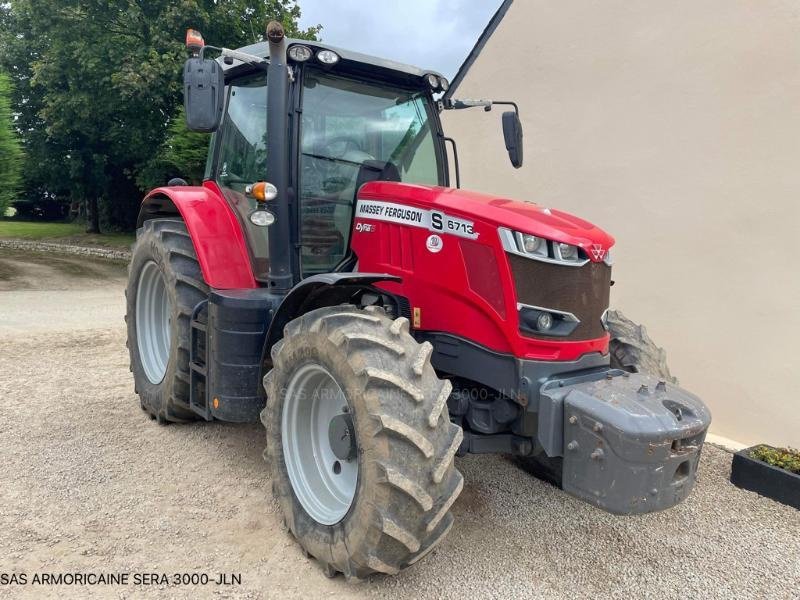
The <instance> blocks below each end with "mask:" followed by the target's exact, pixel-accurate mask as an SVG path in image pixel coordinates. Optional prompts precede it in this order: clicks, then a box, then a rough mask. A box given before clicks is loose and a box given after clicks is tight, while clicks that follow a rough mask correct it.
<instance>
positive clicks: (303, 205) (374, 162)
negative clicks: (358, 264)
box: [185, 39, 521, 284]
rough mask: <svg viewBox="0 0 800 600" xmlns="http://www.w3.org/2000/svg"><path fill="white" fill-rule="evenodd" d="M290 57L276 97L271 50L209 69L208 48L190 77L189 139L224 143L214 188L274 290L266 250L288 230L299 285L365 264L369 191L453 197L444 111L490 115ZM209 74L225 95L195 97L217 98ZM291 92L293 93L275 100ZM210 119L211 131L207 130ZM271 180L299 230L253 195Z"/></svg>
mask: <svg viewBox="0 0 800 600" xmlns="http://www.w3.org/2000/svg"><path fill="white" fill-rule="evenodd" d="M193 43H198V42H193ZM284 46H285V62H286V68H287V70H288V74H289V76H288V78H281V80H280V81H278V78H273V84H272V85H270V83H269V82H268V77H267V72H268V70H269V63H270V45H269V43H267V42H262V43H258V44H254V45H251V46H247V47H244V48H241V49H239V50H227V49H220V50H221V56H220V57H219V58H217V59H216V60H215V61H213V63H215V64H213V63H212V61H211V60H209V59H205V58H201V57H200V54H201V53H204V50H203V46H198V47H197V55H198V56H197V57H196V58H195V60H194V61H192V60H191V59H190V61H189V62H188V63H187V72H186V73H185V79H186V92H187V93H186V96H185V97H186V113H187V118H188V123H189V126H190V128H192V129H195V130H200V131H214V132H215V135H214V138H213V141H212V143H211V145H210V150H209V157H208V162H207V167H206V173H205V178H206V180H210V181H214V182H215V183H216V184H217V185H218V186H219V188H220V190H221V192H222V194H223V195H224V196H225V198H226V200H227V201H228V202H229V203H230V204H231V206H233V207H234V208H235V210H236V213H237V215H238V217H239V219H240V221H241V224H242V226H243V229H244V230H245V232H246V235H247V238H248V247H249V248H250V252H251V260H252V263H253V271H254V274H255V277H256V279H257V280H258V281H260V282H262V283H265V284H267V283H268V281H269V271H270V263H271V261H270V244H269V241H268V240H269V238H270V237H271V236H275V231H276V230H277V229H281V228H284V227H285V226H287V225H288V226H289V231H288V236H289V239H290V240H291V242H292V245H293V246H295V247H297V248H299V255H298V256H297V257H293V262H294V265H293V267H294V268H293V273H294V283H296V282H297V280H299V279H303V278H305V277H308V276H310V275H314V274H319V273H328V272H331V271H337V270H348V269H349V268H351V267H352V266H353V264H354V262H355V260H354V257H353V256H352V255H351V253H350V252H349V250H348V248H349V247H350V232H351V230H352V227H353V216H354V208H355V205H356V199H357V198H356V196H357V192H358V190H359V188H360V187H361V186H362V185H363V184H365V183H367V182H369V181H375V180H382V181H395V182H403V183H411V184H421V185H429V186H443V187H447V186H449V185H450V180H451V177H450V170H449V165H448V156H447V150H446V147H445V140H446V139H447V138H445V136H444V133H443V131H442V126H441V122H440V120H439V112H440V111H441V110H443V109H444V108H446V107H447V108H467V107H470V106H478V105H480V106H484V107H486V108H487V109H488V108H491V103H489V102H488V101H481V102H473V103H469V101H467V103H464V102H456V103H453V102H449V103H447V104H446V103H445V102H444V101H442V100H439V99H437V96H438V95H441V94H442V93H444V92H446V91H447V89H448V86H449V83H448V81H447V79H446V78H444V77H443V76H442V75H441V74H439V73H436V72H434V71H430V70H422V69H419V68H417V67H413V66H410V65H404V64H401V63H397V62H394V61H389V60H384V59H380V58H377V57H373V56H367V55H364V54H359V53H356V52H350V51H347V50H343V49H340V48H334V47H331V46H328V45H323V44H320V43H318V42H310V41H306V40H292V39H287V40H284V41H283V44H281V45H276V48H275V49H277V52H274V51H273V54H276V55H278V56H280V58H279V60H281V61H283V50H284ZM206 48H208V47H206ZM200 71H205V72H206V73H213V74H214V81H213V85H215V86H216V89H218V91H219V94H215V95H213V96H211V95H206V94H199V93H195V94H193V93H192V91H193V88H196V87H198V85H202V86H208V81H202V82H198V79H197V77H196V75H197V73H198V72H200ZM275 82H277V84H276V83H275ZM284 84H285V89H273V88H284ZM206 89H207V87H206ZM195 91H196V90H195ZM271 99H272V101H271ZM283 101H285V102H286V103H287V106H286V108H287V109H288V110H287V112H286V114H288V120H285V119H284V120H283V122H282V123H281V124H280V125H279V127H281V128H282V129H285V133H286V141H285V145H284V143H283V141H282V140H278V143H273V144H272V145H273V146H274V150H273V154H274V155H275V156H274V158H275V160H273V165H272V168H270V165H269V161H268V155H269V154H270V146H271V143H270V142H271V140H273V138H274V137H276V136H274V134H268V129H269V125H268V122H269V121H270V118H269V115H270V113H271V112H272V111H273V110H274V111H281V110H282V109H281V106H280V105H282V103H283ZM211 103H214V104H215V107H214V108H213V109H209V105H210V104H211ZM271 104H275V105H276V106H275V108H273V107H272V106H271ZM515 108H516V106H515ZM210 112H213V114H214V116H215V119H214V120H213V122H212V123H209V122H207V120H208V119H207V115H208V114H209V113H210ZM509 114H511V115H513V117H514V119H516V123H514V122H513V121H514V119H509V117H507V116H504V120H503V124H504V129H505V130H506V131H507V136H508V134H509V132H512V131H513V128H514V127H516V128H517V130H520V126H519V120H518V118H516V113H509ZM281 117H282V115H281ZM274 121H278V119H274ZM520 131H521V130H520ZM511 135H516V134H515V133H512V134H511ZM520 135H521V133H520ZM451 141H452V140H451ZM281 147H283V151H281V150H279V149H278V148H281ZM454 158H455V168H456V169H458V164H457V156H455V157H454ZM519 162H520V164H521V159H520V161H519ZM516 166H519V165H516ZM275 171H279V172H275ZM456 178H457V176H456ZM278 179H284V180H285V184H284V186H283V187H284V189H279V186H277V185H275V182H276V181H277V180H278ZM265 180H266V181H268V182H270V188H271V189H274V190H275V194H276V199H275V200H277V196H278V195H281V194H284V195H289V194H291V198H288V201H289V202H288V203H289V204H291V206H292V207H293V210H292V211H289V220H290V223H278V224H277V226H275V225H273V224H274V223H275V222H276V220H277V219H276V217H277V215H276V214H275V212H276V211H275V209H274V208H271V207H270V204H269V201H266V199H261V201H260V199H258V198H256V197H255V195H254V194H253V193H252V186H253V184H255V183H256V182H260V181H265ZM263 211H268V212H269V214H264V212H263ZM278 237H283V236H281V235H278Z"/></svg>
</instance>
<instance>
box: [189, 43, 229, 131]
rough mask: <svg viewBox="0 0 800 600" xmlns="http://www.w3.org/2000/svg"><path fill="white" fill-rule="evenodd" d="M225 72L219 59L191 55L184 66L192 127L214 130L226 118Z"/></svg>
mask: <svg viewBox="0 0 800 600" xmlns="http://www.w3.org/2000/svg"><path fill="white" fill-rule="evenodd" d="M224 102H225V76H224V74H223V72H222V68H221V67H220V65H219V63H218V62H217V61H215V60H208V59H202V58H195V57H193V58H190V59H189V60H187V61H186V64H185V65H184V67H183V107H184V109H185V110H186V126H187V127H188V128H189V130H190V131H198V132H202V133H211V132H214V131H216V130H217V128H218V127H219V124H220V122H221V121H222V109H223V104H224Z"/></svg>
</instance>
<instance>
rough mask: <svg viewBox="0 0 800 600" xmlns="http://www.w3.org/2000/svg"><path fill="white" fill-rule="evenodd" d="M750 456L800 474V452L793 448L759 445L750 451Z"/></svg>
mask: <svg viewBox="0 0 800 600" xmlns="http://www.w3.org/2000/svg"><path fill="white" fill-rule="evenodd" d="M750 456H752V457H753V458H755V459H757V460H760V461H763V462H765V463H767V464H768V465H772V466H773V467H779V468H781V469H785V470H787V471H791V472H792V473H798V474H800V452H799V451H797V450H794V449H793V448H771V447H769V446H758V447H756V448H754V449H753V450H752V451H751V452H750Z"/></svg>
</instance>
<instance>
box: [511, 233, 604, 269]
mask: <svg viewBox="0 0 800 600" xmlns="http://www.w3.org/2000/svg"><path fill="white" fill-rule="evenodd" d="M497 233H498V234H499V235H500V242H501V243H502V244H503V249H504V250H505V251H506V252H511V253H512V254H518V255H519V256H525V257H527V258H533V259H534V260H540V261H542V262H549V263H554V264H557V265H564V266H569V267H581V266H583V265H585V264H586V263H588V262H589V257H588V256H587V255H586V252H584V251H583V250H581V249H580V248H579V247H578V246H574V245H572V244H565V243H563V242H554V241H551V240H548V239H545V238H543V237H539V236H538V235H533V234H532V233H522V232H521V231H513V230H511V229H507V228H505V227H498V228H497Z"/></svg>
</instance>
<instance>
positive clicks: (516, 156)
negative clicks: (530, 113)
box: [503, 110, 522, 169]
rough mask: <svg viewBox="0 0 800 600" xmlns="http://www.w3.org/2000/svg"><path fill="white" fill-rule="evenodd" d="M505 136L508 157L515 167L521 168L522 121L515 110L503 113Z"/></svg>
mask: <svg viewBox="0 0 800 600" xmlns="http://www.w3.org/2000/svg"><path fill="white" fill-rule="evenodd" d="M503 137H504V138H505V141H506V150H508V158H509V160H510V161H511V164H512V165H514V168H515V169H519V168H520V167H521V166H522V123H521V122H520V120H519V115H518V114H517V113H516V112H515V111H511V110H510V111H508V112H504V113H503Z"/></svg>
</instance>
